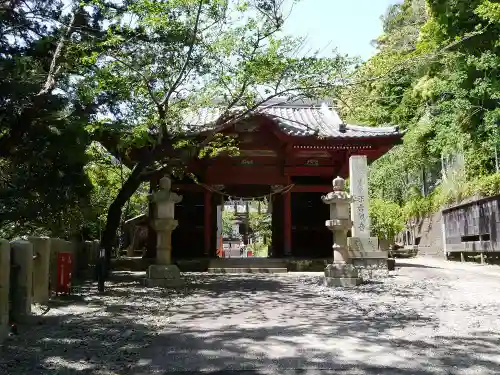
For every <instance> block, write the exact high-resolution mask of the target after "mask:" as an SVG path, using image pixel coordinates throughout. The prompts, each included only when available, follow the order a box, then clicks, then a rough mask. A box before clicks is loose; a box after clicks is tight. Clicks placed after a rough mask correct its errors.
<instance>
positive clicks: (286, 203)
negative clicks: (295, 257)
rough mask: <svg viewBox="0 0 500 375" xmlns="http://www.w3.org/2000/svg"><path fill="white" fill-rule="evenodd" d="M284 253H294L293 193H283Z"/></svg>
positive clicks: (286, 254)
mask: <svg viewBox="0 0 500 375" xmlns="http://www.w3.org/2000/svg"><path fill="white" fill-rule="evenodd" d="M283 215H284V216H283V219H284V220H283V228H284V230H285V233H284V247H285V248H284V249H283V250H284V251H283V253H284V255H285V256H290V255H292V193H291V192H287V193H285V194H283Z"/></svg>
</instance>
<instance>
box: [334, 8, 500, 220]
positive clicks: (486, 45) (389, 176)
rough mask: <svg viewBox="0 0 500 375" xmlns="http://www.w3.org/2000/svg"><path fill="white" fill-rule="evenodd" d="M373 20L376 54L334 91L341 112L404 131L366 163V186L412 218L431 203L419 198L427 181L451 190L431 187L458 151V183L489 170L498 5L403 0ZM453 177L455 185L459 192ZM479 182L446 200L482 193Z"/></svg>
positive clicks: (498, 92) (495, 115)
mask: <svg viewBox="0 0 500 375" xmlns="http://www.w3.org/2000/svg"><path fill="white" fill-rule="evenodd" d="M382 22H383V34H382V35H380V36H379V38H378V39H377V40H375V41H374V43H375V45H376V46H377V49H378V52H377V54H376V55H375V56H374V57H372V58H371V59H369V60H368V61H367V62H366V63H364V64H363V65H362V66H361V67H360V69H358V71H357V72H356V74H355V76H356V77H355V79H353V82H352V83H351V84H350V85H349V86H348V87H347V88H346V89H345V91H344V92H343V94H342V95H341V99H342V100H341V103H343V104H342V112H343V113H344V116H346V117H347V118H348V119H349V120H351V121H354V122H358V123H365V124H371V125H377V124H384V123H391V124H397V125H399V126H400V127H401V128H402V130H404V131H406V134H405V136H404V143H403V145H400V146H398V147H396V148H394V149H393V150H392V151H391V152H390V153H388V154H387V155H385V156H384V157H382V158H381V159H379V160H378V161H376V162H375V163H374V164H373V166H372V168H371V175H370V191H371V194H372V196H373V197H375V198H380V199H384V200H387V201H392V202H397V203H398V204H400V205H405V204H407V203H410V206H409V207H406V210H405V212H406V213H407V215H409V216H418V214H419V211H426V210H433V209H436V207H435V206H433V205H432V204H431V205H429V203H428V202H425V199H424V197H422V195H424V196H426V195H427V194H429V193H430V190H431V189H432V188H433V187H435V186H437V189H436V190H435V191H434V192H433V194H431V196H432V197H438V196H439V197H440V198H443V195H450V191H444V190H446V189H445V186H444V185H445V184H443V183H441V184H440V182H442V176H441V174H440V171H441V168H442V166H446V164H447V161H448V160H450V159H451V160H454V158H456V156H457V155H459V156H460V155H463V158H464V160H465V163H464V168H465V170H464V173H465V180H466V181H476V182H477V181H478V180H479V179H481V178H483V179H484V176H489V175H491V174H493V173H495V172H496V166H495V149H496V147H497V146H498V141H499V134H498V131H499V129H498V127H499V126H500V122H499V119H500V108H499V103H500V80H499V73H500V71H499V69H500V41H499V38H498V35H499V33H500V4H499V3H497V2H494V1H488V0H473V1H469V0H449V1H448V0H427V1H425V0H405V1H403V2H402V3H401V4H396V5H393V6H391V7H389V9H388V11H387V13H386V14H385V15H384V16H383V17H382ZM424 181H425V185H426V187H427V191H423V189H422V187H423V186H424ZM462 182H463V181H455V184H454V185H462V186H461V189H462V190H463V188H464V187H465V186H466V185H464V184H462ZM433 185H434V186H433ZM479 185H481V184H477V183H476V184H475V185H474V186H473V187H472V185H470V184H469V185H467V186H468V188H469V189H468V191H462V192H461V194H462V195H460V194H459V195H458V196H457V195H456V194H455V195H454V196H453V197H450V196H447V197H446V199H460V198H462V197H463V196H464V195H467V194H472V193H474V190H475V191H476V192H477V191H478V189H479V190H481V191H480V192H485V191H486V190H489V191H490V192H491V189H490V188H485V189H481V188H480V187H479ZM489 185H491V183H489ZM498 192H499V191H497V192H496V193H498ZM446 199H444V200H443V199H441V200H437V204H438V205H439V204H443V203H445V202H446ZM416 203H418V204H416ZM426 204H427V206H428V207H423V206H425V205H426Z"/></svg>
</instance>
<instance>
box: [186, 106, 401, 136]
mask: <svg viewBox="0 0 500 375" xmlns="http://www.w3.org/2000/svg"><path fill="white" fill-rule="evenodd" d="M275 103H276V104H275ZM275 103H267V104H266V105H265V106H262V107H259V108H257V109H256V110H255V111H254V112H253V113H251V114H248V115H247V116H246V117H251V116H252V115H255V114H259V115H264V116H266V117H268V118H269V119H271V120H273V121H275V122H276V123H277V124H278V126H279V127H280V128H281V130H282V131H283V132H284V133H286V134H289V135H292V136H308V135H316V136H318V137H324V138H365V137H377V138H378V137H386V136H394V135H400V134H401V133H400V132H399V129H398V127H395V126H386V127H370V126H361V125H351V124H345V123H343V122H342V120H341V119H340V117H339V115H338V113H337V112H336V111H335V109H334V108H333V107H332V106H331V105H330V104H328V103H326V102H323V103H321V102H293V103H279V102H275ZM235 111H237V109H235ZM220 115H221V112H220V111H219V110H218V109H216V108H207V109H202V110H200V111H199V112H198V113H196V114H193V115H191V116H189V117H188V118H186V119H185V125H186V127H187V128H189V129H191V130H193V131H199V130H201V129H200V128H201V127H208V128H209V127H210V126H211V124H214V123H215V121H217V119H218V118H219V116H220Z"/></svg>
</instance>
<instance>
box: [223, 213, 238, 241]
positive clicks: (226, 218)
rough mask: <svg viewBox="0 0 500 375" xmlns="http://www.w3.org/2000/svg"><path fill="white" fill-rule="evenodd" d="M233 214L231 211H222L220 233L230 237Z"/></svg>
mask: <svg viewBox="0 0 500 375" xmlns="http://www.w3.org/2000/svg"><path fill="white" fill-rule="evenodd" d="M235 217H236V216H235V214H234V212H232V211H228V210H224V211H222V235H223V236H224V237H232V235H233V225H234V219H235Z"/></svg>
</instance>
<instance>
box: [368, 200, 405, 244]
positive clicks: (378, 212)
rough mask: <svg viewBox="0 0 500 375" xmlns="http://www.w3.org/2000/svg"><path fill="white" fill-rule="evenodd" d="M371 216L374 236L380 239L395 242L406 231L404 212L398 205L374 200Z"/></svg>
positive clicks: (370, 209) (370, 211)
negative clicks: (400, 233)
mask: <svg viewBox="0 0 500 375" xmlns="http://www.w3.org/2000/svg"><path fill="white" fill-rule="evenodd" d="M369 214H370V221H371V226H372V234H373V235H375V236H377V237H378V238H380V239H385V240H388V241H393V240H394V237H395V236H396V235H397V234H398V233H399V232H401V231H402V230H403V229H404V223H405V221H404V217H403V211H402V209H401V207H400V206H399V205H398V204H396V203H393V202H390V201H384V200H381V199H373V200H371V201H370V207H369Z"/></svg>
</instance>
